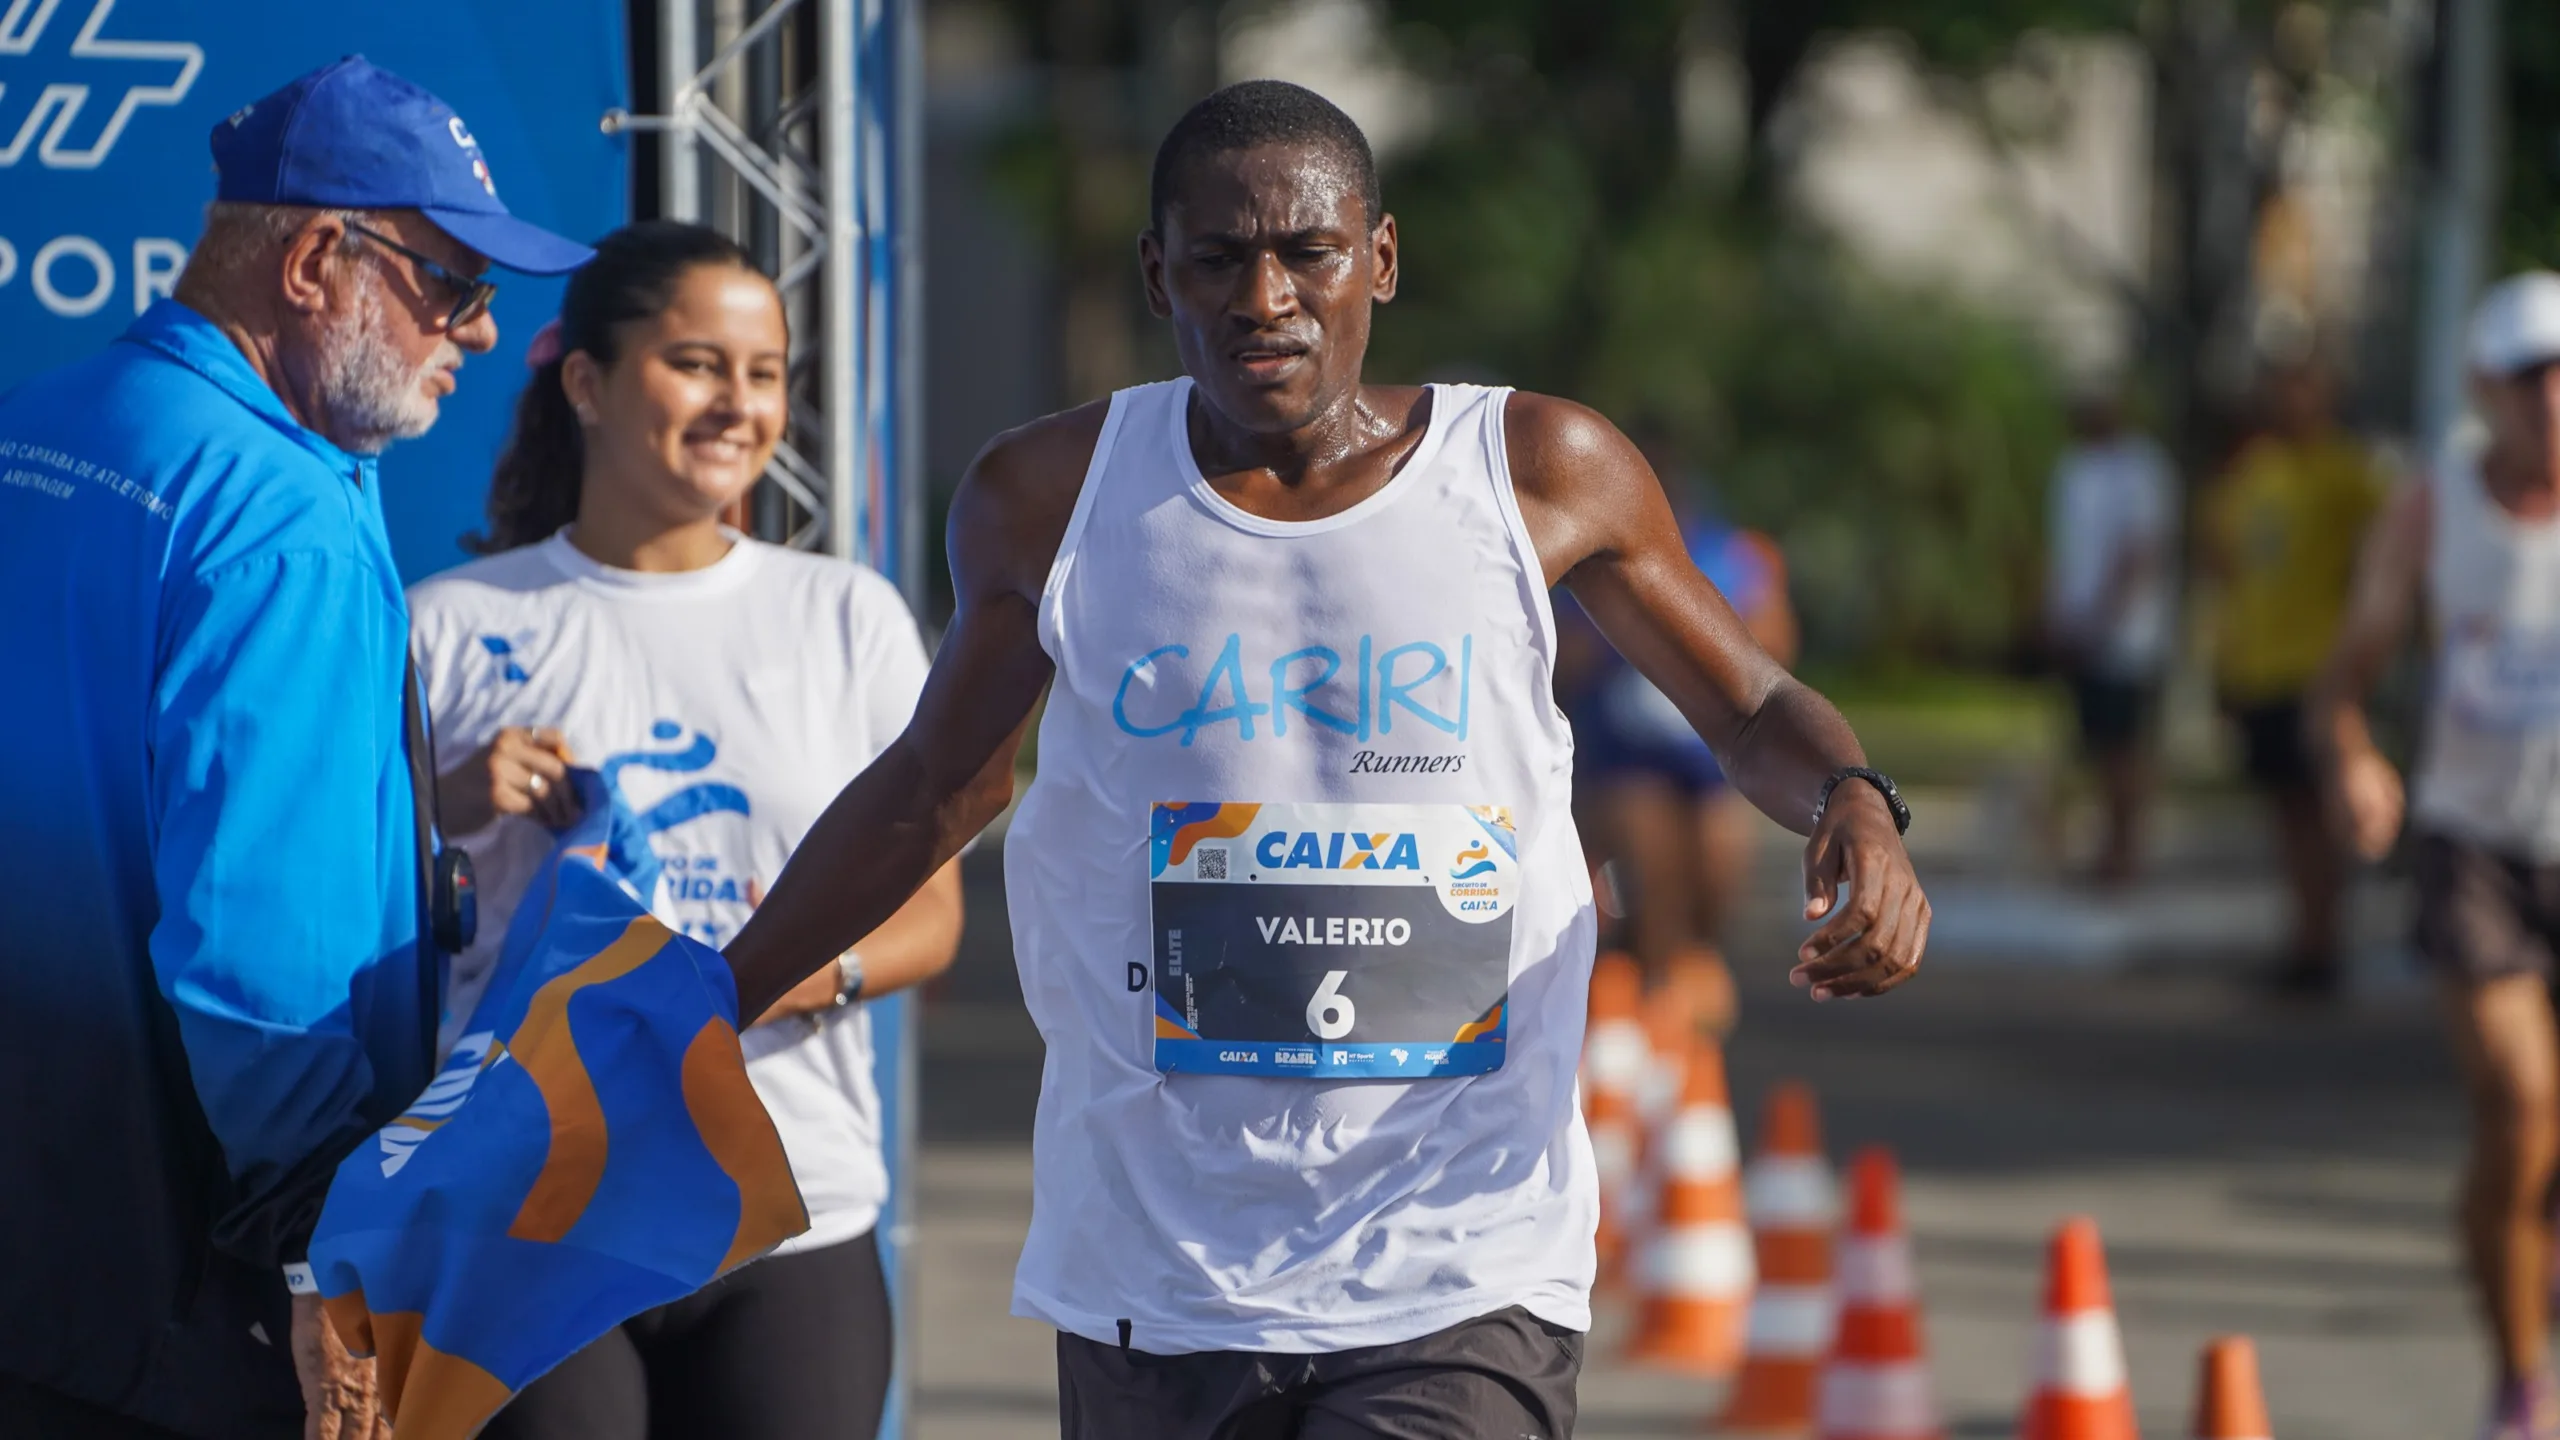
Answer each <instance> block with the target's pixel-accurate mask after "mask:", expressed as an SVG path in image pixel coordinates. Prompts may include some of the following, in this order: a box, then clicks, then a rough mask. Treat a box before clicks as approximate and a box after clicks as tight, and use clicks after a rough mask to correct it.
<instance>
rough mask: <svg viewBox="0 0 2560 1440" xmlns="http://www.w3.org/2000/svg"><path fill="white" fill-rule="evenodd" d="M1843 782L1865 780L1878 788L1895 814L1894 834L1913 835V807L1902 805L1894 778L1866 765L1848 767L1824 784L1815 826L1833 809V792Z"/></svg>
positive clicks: (1885, 803) (1815, 804) (1815, 817)
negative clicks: (1823, 813)
mask: <svg viewBox="0 0 2560 1440" xmlns="http://www.w3.org/2000/svg"><path fill="white" fill-rule="evenodd" d="M1843 780H1864V781H1866V782H1867V783H1868V784H1870V785H1873V786H1874V787H1876V793H1877V794H1879V795H1882V796H1883V797H1884V808H1885V809H1887V810H1890V811H1892V812H1893V833H1894V834H1896V835H1908V834H1910V833H1911V807H1910V806H1908V805H1905V804H1903V803H1902V791H1901V789H1900V788H1899V787H1897V786H1896V785H1895V784H1894V783H1893V777H1892V776H1890V775H1887V774H1886V773H1884V772H1883V771H1881V770H1870V769H1868V768H1867V767H1866V766H1864V765H1851V766H1848V767H1846V768H1844V769H1841V770H1839V771H1836V772H1834V773H1833V775H1832V777H1831V778H1830V779H1828V780H1825V781H1823V782H1822V798H1821V799H1819V800H1816V801H1814V802H1813V823H1814V824H1816V825H1819V824H1821V823H1822V812H1823V811H1825V810H1828V809H1830V808H1831V792H1832V791H1833V790H1836V789H1838V788H1839V786H1840V782H1841V781H1843Z"/></svg>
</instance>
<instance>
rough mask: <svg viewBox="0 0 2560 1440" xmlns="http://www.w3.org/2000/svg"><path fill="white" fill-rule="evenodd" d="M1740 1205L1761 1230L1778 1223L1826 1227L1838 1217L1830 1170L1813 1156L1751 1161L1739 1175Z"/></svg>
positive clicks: (1838, 1206) (1783, 1156) (1838, 1203)
mask: <svg viewBox="0 0 2560 1440" xmlns="http://www.w3.org/2000/svg"><path fill="white" fill-rule="evenodd" d="M1742 1203H1743V1205H1744V1206H1745V1208H1747V1209H1748V1210H1749V1211H1750V1212H1751V1218H1752V1220H1753V1221H1754V1222H1756V1223H1757V1224H1759V1225H1760V1227H1761V1228H1763V1229H1767V1228H1768V1227H1769V1224H1770V1222H1772V1221H1779V1220H1793V1221H1800V1222H1802V1223H1803V1224H1804V1225H1805V1226H1806V1227H1807V1228H1812V1227H1814V1226H1818V1225H1829V1224H1831V1223H1833V1222H1834V1221H1835V1220H1837V1219H1838V1218H1839V1214H1840V1194H1839V1191H1838V1189H1837V1188H1836V1187H1835V1186H1833V1185H1832V1183H1831V1168H1830V1167H1829V1166H1827V1165H1825V1164H1823V1163H1822V1161H1821V1159H1820V1158H1819V1157H1817V1156H1812V1155H1763V1156H1761V1157H1760V1158H1759V1159H1757V1160H1754V1161H1752V1162H1751V1168H1750V1169H1748V1170H1745V1171H1744V1172H1742Z"/></svg>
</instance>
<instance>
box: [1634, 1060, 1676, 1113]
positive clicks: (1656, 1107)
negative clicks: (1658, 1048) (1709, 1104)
mask: <svg viewBox="0 0 2560 1440" xmlns="http://www.w3.org/2000/svg"><path fill="white" fill-rule="evenodd" d="M1681 1071H1682V1067H1681V1065H1680V1063H1679V1062H1678V1061H1677V1060H1675V1059H1673V1058H1672V1057H1669V1056H1664V1057H1662V1058H1661V1059H1659V1060H1656V1061H1655V1062H1654V1063H1651V1064H1648V1065H1646V1066H1645V1067H1644V1079H1642V1080H1641V1081H1639V1082H1637V1085H1636V1113H1637V1114H1638V1115H1641V1116H1643V1117H1644V1118H1645V1121H1646V1123H1648V1124H1653V1123H1658V1122H1660V1121H1661V1119H1662V1117H1664V1116H1666V1115H1668V1114H1670V1113H1671V1112H1672V1111H1674V1110H1676V1109H1678V1108H1680V1088H1681V1086H1683V1085H1685V1084H1687V1083H1688V1076H1686V1075H1684V1074H1682V1073H1681Z"/></svg>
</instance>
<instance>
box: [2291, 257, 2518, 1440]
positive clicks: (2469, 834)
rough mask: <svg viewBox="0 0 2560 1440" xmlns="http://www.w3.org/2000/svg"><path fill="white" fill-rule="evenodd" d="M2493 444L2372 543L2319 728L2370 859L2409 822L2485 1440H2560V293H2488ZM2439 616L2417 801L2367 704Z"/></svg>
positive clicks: (2472, 448)
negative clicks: (2555, 1001) (2485, 1359)
mask: <svg viewBox="0 0 2560 1440" xmlns="http://www.w3.org/2000/svg"><path fill="white" fill-rule="evenodd" d="M2470 360H2471V369H2472V393H2473V396H2474V399H2475V401H2476V404H2477V409H2478V418H2479V420H2480V421H2481V422H2482V423H2481V424H2480V425H2478V426H2477V427H2472V428H2469V429H2467V430H2466V431H2465V432H2462V433H2457V435H2456V436H2455V437H2454V438H2453V440H2452V441H2451V442H2450V443H2448V444H2447V446H2446V447H2445V451H2444V454H2443V455H2442V457H2441V458H2440V460H2439V461H2438V463H2437V464H2436V465H2435V466H2434V467H2433V470H2432V473H2431V474H2429V475H2427V476H2425V477H2424V478H2422V479H2420V480H2418V481H2416V482H2414V483H2412V484H2410V485H2408V486H2407V487H2406V488H2404V489H2403V490H2402V491H2401V492H2400V493H2399V494H2398V495H2397V496H2396V497H2394V498H2393V500H2392V502H2391V504H2390V505H2389V507H2388V508H2387V509H2386V510H2385V511H2384V512H2383V514H2382V515H2381V516H2380V518H2379V519H2377V520H2376V522H2375V523H2374V526H2373V528H2372V530H2371V532H2370V534H2369V535H2368V537H2367V539H2366V543H2365V547H2364V552H2363V555H2362V557H2361V558H2360V559H2359V561H2358V563H2357V568H2356V579H2355V591H2354V597H2353V600H2352V602H2351V605H2350V609H2349V611H2348V616H2347V620H2346V624H2345V626H2344V628H2343V629H2342V631H2341V633H2340V635H2339V638H2338V642H2337V645H2336V648H2335V650H2334V651H2333V652H2332V654H2331V656H2330V660H2329V664H2328V668H2327V670H2326V672H2325V673H2324V675H2323V676H2322V678H2321V680H2320V682H2319V684H2318V686H2317V687H2316V688H2315V690H2314V691H2313V703H2312V705H2311V706H2310V708H2309V711H2308V714H2307V717H2306V724H2307V725H2308V727H2309V731H2310V733H2309V736H2308V739H2309V741H2310V744H2311V747H2312V749H2313V751H2314V752H2315V754H2317V755H2318V756H2319V757H2320V760H2321V762H2322V766H2321V769H2322V773H2323V777H2324V779H2325V780H2326V782H2327V789H2328V792H2329V794H2330V796H2331V798H2332V801H2333V804H2334V806H2335V813H2336V814H2337V817H2338V819H2339V821H2340V823H2341V824H2343V825H2344V826H2345V827H2346V829H2347V832H2348V835H2349V837H2350V838H2351V839H2352V841H2353V843H2354V845H2355V848H2356V849H2357V850H2358V851H2360V852H2361V853H2362V854H2363V855H2364V856H2365V857H2366V858H2368V859H2372V858H2378V857H2380V856H2381V855H2382V854H2383V853H2384V852H2385V851H2386V850H2388V849H2389V848H2390V847H2391V844H2392V842H2393V840H2394V838H2395V837H2396V836H2397V834H2398V833H2399V830H2400V827H2401V821H2402V816H2403V814H2404V813H2405V814H2406V815H2407V816H2408V817H2409V819H2410V821H2411V824H2410V829H2411V832H2412V836H2411V847H2412V859H2413V862H2414V869H2415V871H2416V875H2417V882H2418V917H2417V946H2418V950H2419V952H2420V954H2421V955H2422V956H2423V957H2424V958H2425V960H2426V962H2427V964H2428V965H2429V967H2430V968H2431V969H2433V970H2434V971H2435V972H2436V974H2437V976H2438V980H2439V984H2440V986H2441V992H2442V995H2443V1001H2444V1011H2445V1017H2446V1019H2447V1020H2448V1022H2449V1023H2450V1027H2451V1030H2452V1033H2453V1041H2454V1049H2455V1051H2456V1053H2457V1054H2458V1056H2459V1057H2460V1060H2461V1065H2462V1072H2463V1078H2464V1081H2465V1083H2466V1086H2467V1088H2468V1090H2469V1094H2470V1099H2471V1110H2472V1149H2471V1163H2470V1172H2469V1175H2468V1177H2467V1182H2466V1184H2465V1187H2464V1192H2463V1200H2462V1232H2463V1239H2464V1241H2465V1244H2466V1248H2467V1249H2468V1252H2469V1256H2470V1260H2471V1267H2472V1270H2473V1276H2474V1279H2475V1281H2476V1283H2477V1284H2478V1286H2479V1289H2480V1299H2481V1307H2482V1309H2483V1311H2484V1312H2485V1313H2486V1315H2487V1318H2488V1321H2489V1328H2490V1330H2491V1332H2492V1334H2493V1336H2494V1338H2495V1342H2496V1353H2495V1356H2494V1359H2495V1362H2496V1373H2497V1391H2496V1395H2495V1397H2494V1399H2493V1400H2492V1402H2491V1407H2490V1415H2489V1419H2488V1422H2487V1424H2486V1426H2485V1427H2484V1429H2483V1430H2482V1434H2483V1435H2484V1436H2485V1437H2488V1440H2553V1437H2560V1384H2555V1383H2554V1380H2553V1376H2552V1371H2551V1362H2550V1358H2549V1355H2548V1353H2547V1349H2546V1339H2547V1331H2548V1329H2549V1314H2550V1297H2549V1292H2548V1287H2549V1277H2550V1251H2551V1233H2550V1219H2549V1207H2550V1202H2551V1193H2552V1181H2553V1174H2554V1158H2555V1154H2560V1030H2555V1027H2554V1024H2553V1009H2552V995H2551V986H2552V982H2553V979H2554V977H2555V973H2556V972H2560V962H2555V954H2560V275H2553V274H2550V273H2548V272H2541V271H2536V272H2532V273H2528V274H2523V275H2518V276H2515V277H2513V278H2511V279H2509V280H2506V281H2504V282H2503V283H2501V284H2499V285H2498V286H2496V287H2495V288H2493V289H2491V290H2490V291H2489V293H2488V295H2487V296H2486V297H2485V298H2484V299H2483V300H2482V301H2481V304H2480V309H2479V313H2478V315H2477V316H2476V318H2475V319H2474V321H2473V329H2472V337H2471V357H2470ZM2422 597H2423V599H2424V600H2425V602H2426V606H2427V611H2428V614H2429V617H2430V619H2431V620H2432V622H2433V628H2432V631H2431V633H2430V645H2431V648H2432V651H2433V658H2434V661H2435V665H2434V670H2435V683H2434V685H2433V687H2432V694H2431V698H2430V700H2429V702H2428V707H2427V728H2426V735H2425V741H2424V744H2423V747H2422V749H2421V752H2420V755H2419V759H2418V764H2417V776H2416V779H2415V782H2414V783H2413V785H2412V786H2411V787H2410V790H2411V792H2412V793H2410V794H2409V795H2408V796H2407V797H2406V799H2405V800H2404V796H2403V790H2402V786H2401V780H2400V776H2399V774H2398V772H2396V771H2395V770H2394V769H2393V768H2392V766H2391V764H2390V762H2389V761H2387V760H2385V759H2384V758H2383V756H2382V753H2381V752H2380V750H2378V749H2377V748H2376V747H2375V745H2374V742H2373V739H2372V736H2371V734H2370V733H2369V732H2368V730H2367V728H2366V725H2365V717H2364V712H2363V708H2362V701H2363V698H2364V696H2365V695H2367V694H2368V693H2369V692H2370V691H2371V689H2372V687H2373V685H2374V682H2375V681H2376V679H2377V678H2378V677H2379V676H2380V675H2381V673H2382V671H2383V669H2384V667H2385V666H2386V665H2387V664H2388V663H2389V661H2390V660H2391V658H2392V656H2393V655H2395V654H2396V653H2397V652H2398V649H2399V644H2400V639H2401V636H2402V634H2403V633H2404V631H2405V628H2406V626H2407V623H2408V619H2409V616H2410V614H2411V613H2412V612H2413V611H2414V610H2415V609H2416V608H2417V602H2418V601H2419V600H2420V599H2421V598H2422Z"/></svg>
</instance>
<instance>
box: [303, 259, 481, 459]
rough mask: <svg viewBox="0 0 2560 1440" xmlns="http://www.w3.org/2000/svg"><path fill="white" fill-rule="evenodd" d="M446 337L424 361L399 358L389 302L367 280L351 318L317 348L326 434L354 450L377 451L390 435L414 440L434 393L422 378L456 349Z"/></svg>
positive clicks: (422, 430)
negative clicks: (408, 364)
mask: <svg viewBox="0 0 2560 1440" xmlns="http://www.w3.org/2000/svg"><path fill="white" fill-rule="evenodd" d="M457 348H458V347H456V346H455V345H454V344H453V342H452V341H450V340H448V341H446V342H444V343H443V344H441V345H439V346H437V347H436V353H435V354H433V355H430V356H428V357H427V360H426V363H425V364H422V365H419V366H416V367H414V368H408V367H404V366H402V365H401V363H400V349H399V346H398V344H397V342H396V341H395V340H394V339H393V337H392V333H391V311H390V307H389V306H388V305H386V304H384V303H383V299H382V291H381V289H380V288H379V287H377V286H373V285H367V286H365V287H364V288H363V291H362V293H361V295H360V297H359V298H358V299H357V301H356V312H355V315H354V317H353V318H352V319H350V320H349V321H348V322H347V324H346V325H345V326H344V327H343V328H341V329H340V330H339V331H338V332H337V333H335V334H333V335H331V336H330V337H329V338H328V340H327V341H326V342H324V344H323V347H322V350H321V354H320V394H319V397H318V398H319V401H320V411H321V413H322V414H324V415H327V416H328V417H329V425H330V428H331V429H332V430H333V431H335V432H336V433H334V434H332V435H331V436H330V437H329V438H330V440H332V441H333V442H335V443H336V444H337V446H338V447H339V448H340V449H342V450H346V451H349V452H351V453H353V454H357V455H379V454H381V453H382V452H383V451H384V450H387V449H389V448H390V447H391V442H393V441H395V440H414V439H416V438H417V437H418V436H420V435H424V434H426V433H427V431H428V430H429V429H431V428H433V427H434V425H435V423H436V411H437V405H436V399H435V397H434V396H432V395H429V394H428V393H427V391H426V384H427V378H428V377H429V376H430V375H432V374H434V373H435V372H436V371H437V370H440V369H444V368H446V367H447V366H448V365H449V364H450V363H451V362H452V361H453V360H455V359H458V358H460V357H459V356H458V355H453V354H449V353H447V352H449V351H452V350H455V349H457Z"/></svg>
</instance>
